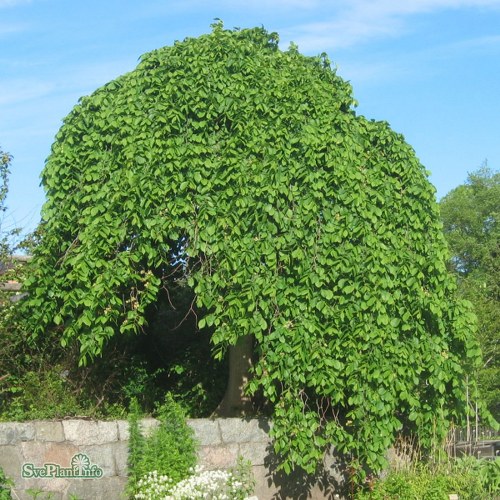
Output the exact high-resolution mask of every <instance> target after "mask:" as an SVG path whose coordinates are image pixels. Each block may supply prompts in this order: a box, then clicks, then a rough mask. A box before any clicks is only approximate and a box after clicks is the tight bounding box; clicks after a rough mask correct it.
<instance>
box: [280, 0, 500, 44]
mask: <svg viewBox="0 0 500 500" xmlns="http://www.w3.org/2000/svg"><path fill="white" fill-rule="evenodd" d="M334 5H335V6H334V7H332V4H330V3H329V2H326V0H323V2H322V6H321V8H322V9H323V10H324V12H325V16H324V17H325V19H326V20H325V21H323V22H321V23H309V24H303V25H299V26H295V27H293V28H292V29H289V30H285V31H284V32H283V34H284V35H285V37H287V36H288V38H291V39H293V41H294V42H296V43H297V44H298V45H299V47H300V49H301V50H302V51H305V52H310V51H315V50H316V51H317V50H325V49H331V48H345V47H350V46H353V45H355V44H359V43H363V42H367V41H369V40H373V39H377V38H383V37H391V36H399V35H400V34H401V33H403V32H404V31H405V30H406V29H407V25H406V21H407V19H408V18H409V17H410V16H412V15H415V14H428V13H432V12H437V11H442V10H447V9H459V8H487V9H499V10H500V0H405V1H404V2H395V1H394V0H350V1H349V0H344V1H342V2H337V3H336V4H334Z"/></svg>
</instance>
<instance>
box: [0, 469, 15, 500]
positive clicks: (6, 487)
mask: <svg viewBox="0 0 500 500" xmlns="http://www.w3.org/2000/svg"><path fill="white" fill-rule="evenodd" d="M11 486H13V483H12V481H11V480H10V479H9V478H8V477H7V476H6V475H5V473H4V471H3V469H2V468H1V467H0V500H10V498H11V497H10V487H11Z"/></svg>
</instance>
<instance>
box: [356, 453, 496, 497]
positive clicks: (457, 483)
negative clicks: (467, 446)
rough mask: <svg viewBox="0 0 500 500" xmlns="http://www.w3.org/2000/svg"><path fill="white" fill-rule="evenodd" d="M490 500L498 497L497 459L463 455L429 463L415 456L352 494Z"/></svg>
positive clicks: (357, 495) (358, 495)
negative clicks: (363, 490) (364, 489)
mask: <svg viewBox="0 0 500 500" xmlns="http://www.w3.org/2000/svg"><path fill="white" fill-rule="evenodd" d="M452 493H454V494H456V495H458V498H460V499H461V500H492V499H495V498H499V496H500V460H499V459H493V460H487V459H477V458H475V457H471V456H466V457H463V458H458V459H454V458H448V457H445V456H443V458H442V459H441V460H438V461H435V462H431V461H424V460H422V459H419V460H415V456H412V457H410V459H409V460H407V461H403V462H402V463H400V464H399V465H397V466H395V467H392V468H390V469H389V471H388V472H387V473H386V474H385V475H384V477H383V478H382V479H378V480H375V481H372V482H371V485H370V488H368V489H367V491H365V492H358V493H357V494H356V495H355V498H356V499H357V500H385V499H388V498H391V499H392V498H401V499H405V500H448V498H449V495H450V494H452Z"/></svg>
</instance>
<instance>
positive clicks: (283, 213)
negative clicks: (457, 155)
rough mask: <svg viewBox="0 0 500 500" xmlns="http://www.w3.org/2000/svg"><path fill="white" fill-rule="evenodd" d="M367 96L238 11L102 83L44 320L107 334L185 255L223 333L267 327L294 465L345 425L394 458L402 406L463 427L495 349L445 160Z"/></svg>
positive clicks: (50, 224) (371, 448)
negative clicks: (476, 369) (432, 167)
mask: <svg viewBox="0 0 500 500" xmlns="http://www.w3.org/2000/svg"><path fill="white" fill-rule="evenodd" d="M354 105H355V101H354V99H353V97H352V93H351V87H350V85H349V84H348V83H346V82H345V81H343V80H342V79H341V78H340V77H338V76H337V75H336V72H335V71H334V70H332V69H331V67H330V64H329V61H328V59H327V58H326V56H321V57H305V56H303V55H301V54H300V53H299V52H298V51H297V48H296V47H295V46H291V47H290V49H289V50H287V51H281V50H280V49H279V47H278V42H277V36H276V35H275V34H269V33H267V32H266V31H265V30H264V29H261V28H256V29H250V30H234V31H229V30H224V29H223V27H222V25H221V24H217V25H215V26H214V29H213V32H212V33H210V34H208V35H204V36H201V37H199V38H197V39H186V40H184V41H183V42H177V43H175V44H174V46H172V47H165V48H162V49H159V50H155V51H153V52H151V53H148V54H146V55H144V56H143V57H142V58H141V61H140V64H139V65H138V67H137V69H135V70H134V71H132V72H131V73H128V74H126V75H124V76H122V77H120V78H117V79H116V80H114V81H112V82H110V83H109V84H107V85H105V86H104V87H102V88H100V89H98V90H97V91H96V92H95V93H94V94H92V95H91V96H90V97H85V98H83V99H82V100H81V101H80V103H79V104H78V105H77V106H76V107H75V108H74V109H73V111H72V112H71V113H70V114H69V115H68V117H67V118H66V119H65V121H64V125H63V126H62V127H61V130H60V131H59V133H58V134H57V136H56V141H55V143H54V145H53V149H52V154H51V155H50V157H49V159H48V161H47V164H46V167H45V170H44V172H43V178H42V182H43V185H44V187H45V189H46V193H47V202H46V204H45V206H44V208H43V221H44V228H43V235H42V240H41V245H40V246H39V248H38V249H37V251H36V255H35V259H34V263H33V270H32V276H31V278H30V279H29V280H28V283H27V284H26V287H27V288H28V289H29V294H30V295H29V299H28V300H27V302H26V306H27V307H28V309H29V311H30V321H31V324H32V325H33V328H34V330H35V332H36V333H38V334H42V333H43V332H44V331H45V330H46V329H47V328H52V327H58V328H60V329H61V331H62V341H63V342H66V341H68V340H69V339H75V338H76V339H78V340H79V342H80V345H81V354H82V357H83V359H84V360H86V359H88V358H89V357H92V356H94V355H98V354H99V353H100V352H101V350H102V347H103V345H104V343H105V342H106V340H107V339H109V338H110V337H111V336H112V335H115V334H116V333H118V332H121V333H126V332H129V331H139V330H140V329H141V328H142V327H143V326H144V324H145V312H146V310H147V309H148V307H150V306H151V305H152V304H154V303H155V301H156V300H157V297H158V294H159V292H160V290H161V289H162V288H167V289H168V287H173V286H175V280H176V279H180V278H179V277H178V275H176V276H177V277H176V278H175V279H174V278H172V269H173V268H174V267H176V266H177V268H179V267H180V268H181V269H182V276H183V277H185V278H186V279H187V282H188V284H189V285H190V286H191V287H192V289H193V290H194V291H195V293H196V297H197V299H196V300H197V303H198V305H199V306H200V307H202V308H203V310H205V311H206V314H205V315H204V316H203V317H200V321H199V327H200V328H210V329H212V330H213V335H212V341H213V345H214V352H215V354H216V355H219V356H222V355H223V354H224V352H225V349H226V347H227V346H228V345H232V344H235V343H236V341H237V339H238V338H242V337H244V336H247V335H252V336H254V338H255V345H256V349H255V357H256V364H255V368H254V376H253V379H252V382H251V384H250V390H253V391H255V390H261V391H263V394H264V396H265V397H266V398H267V400H268V401H269V402H270V403H271V404H272V406H273V408H274V413H273V418H274V428H273V433H274V437H275V445H276V450H277V451H278V452H279V453H280V454H282V455H283V456H284V457H285V458H286V461H285V462H284V464H285V465H284V467H285V470H289V468H290V467H291V466H295V465H299V466H301V467H304V468H305V469H307V470H312V469H314V467H315V465H316V463H317V462H318V461H319V460H320V459H321V457H322V453H323V450H324V449H325V448H326V447H328V446H329V445H330V444H334V445H335V446H337V448H338V449H339V450H341V451H345V452H348V453H351V454H352V456H353V457H354V458H356V459H358V458H359V460H360V461H361V462H362V463H368V464H369V465H375V466H377V465H379V464H380V460H381V457H382V456H383V454H384V452H385V450H386V448H387V447H388V446H389V445H390V444H391V443H392V440H393V439H394V436H395V434H396V433H397V432H398V431H399V430H400V429H401V427H402V426H403V424H405V425H408V426H410V427H411V426H414V428H418V429H420V430H421V431H422V434H421V437H423V438H424V437H425V436H430V435H431V434H432V433H433V432H437V433H438V434H439V433H442V432H443V431H445V430H446V426H447V421H449V420H450V419H452V418H454V417H456V416H458V415H460V414H461V413H462V412H463V409H464V404H465V403H464V401H463V400H464V398H465V392H466V391H465V386H464V384H465V379H466V377H465V373H466V370H467V369H468V366H469V365H470V364H473V363H475V362H476V358H477V356H478V355H479V351H478V350H477V346H476V343H475V341H474V336H473V316H472V315H471V314H470V313H469V312H468V309H467V308H466V307H465V306H464V305H463V304H460V303H458V302H456V301H455V299H454V289H455V287H454V285H453V282H452V280H450V278H449V276H448V274H447V271H446V267H445V262H446V250H445V244H444V240H443V236H442V233H441V227H440V223H439V222H438V221H439V216H438V211H437V205H436V203H435V199H434V189H433V187H432V186H431V185H430V183H429V181H428V179H427V176H426V172H425V170H424V168H423V167H422V165H421V164H420V163H419V161H418V160H417V158H416V157H415V154H414V152H413V150H412V148H411V147H410V146H409V145H408V144H406V143H405V141H404V140H403V137H402V136H400V135H398V134H396V133H394V132H393V131H392V130H391V129H390V128H389V126H388V124H387V123H384V122H374V121H369V120H367V119H365V118H364V117H362V116H357V115H356V113H355V111H354V110H353V106H354ZM425 432H427V434H425Z"/></svg>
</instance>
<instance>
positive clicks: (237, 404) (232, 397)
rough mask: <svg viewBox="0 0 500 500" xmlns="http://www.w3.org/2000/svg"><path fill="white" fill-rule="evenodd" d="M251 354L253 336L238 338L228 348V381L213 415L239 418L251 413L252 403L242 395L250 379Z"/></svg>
mask: <svg viewBox="0 0 500 500" xmlns="http://www.w3.org/2000/svg"><path fill="white" fill-rule="evenodd" d="M252 353H253V335H245V336H244V337H240V338H239V339H238V341H237V342H236V344H235V345H234V346H230V347H229V379H228V382H227V388H226V393H225V394H224V398H223V399H222V401H221V402H220V404H219V406H218V407H217V409H216V410H215V412H214V413H215V415H217V416H219V417H240V416H243V415H249V414H251V413H252V402H251V400H250V397H248V396H246V395H245V393H244V388H245V386H246V384H247V382H248V379H249V377H250V368H251V366H252Z"/></svg>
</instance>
